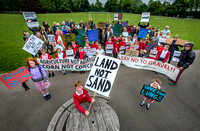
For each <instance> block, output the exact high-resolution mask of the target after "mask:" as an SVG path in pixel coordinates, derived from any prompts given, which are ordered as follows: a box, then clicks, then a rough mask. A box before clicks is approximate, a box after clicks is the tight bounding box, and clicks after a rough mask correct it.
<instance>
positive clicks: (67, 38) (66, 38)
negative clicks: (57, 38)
mask: <svg viewBox="0 0 200 131" xmlns="http://www.w3.org/2000/svg"><path fill="white" fill-rule="evenodd" d="M61 37H62V40H63V41H64V42H67V43H70V42H72V41H76V36H75V34H65V35H62V36H61Z"/></svg>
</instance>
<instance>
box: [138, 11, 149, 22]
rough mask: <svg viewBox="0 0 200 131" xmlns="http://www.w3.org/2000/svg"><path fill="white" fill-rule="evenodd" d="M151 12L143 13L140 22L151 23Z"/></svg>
mask: <svg viewBox="0 0 200 131" xmlns="http://www.w3.org/2000/svg"><path fill="white" fill-rule="evenodd" d="M149 17H150V12H143V13H142V17H141V20H140V22H149Z"/></svg>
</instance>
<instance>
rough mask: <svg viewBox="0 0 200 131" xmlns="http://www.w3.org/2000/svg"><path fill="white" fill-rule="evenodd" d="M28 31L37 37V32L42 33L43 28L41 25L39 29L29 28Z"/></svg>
mask: <svg viewBox="0 0 200 131" xmlns="http://www.w3.org/2000/svg"><path fill="white" fill-rule="evenodd" d="M28 29H29V30H30V31H32V32H33V35H36V32H40V30H41V26H40V25H39V28H38V27H33V28H30V27H29V26H28Z"/></svg>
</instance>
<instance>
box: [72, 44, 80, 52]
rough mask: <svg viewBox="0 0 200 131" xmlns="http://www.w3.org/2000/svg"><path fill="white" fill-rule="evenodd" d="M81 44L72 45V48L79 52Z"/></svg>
mask: <svg viewBox="0 0 200 131" xmlns="http://www.w3.org/2000/svg"><path fill="white" fill-rule="evenodd" d="M78 47H79V45H78V44H76V45H72V49H73V51H74V52H77V49H78Z"/></svg>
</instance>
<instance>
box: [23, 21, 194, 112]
mask: <svg viewBox="0 0 200 131" xmlns="http://www.w3.org/2000/svg"><path fill="white" fill-rule="evenodd" d="M115 24H122V23H121V22H120V21H113V22H112V23H109V22H106V27H105V28H99V27H98V24H97V22H93V21H92V19H90V21H89V22H83V21H82V20H81V21H80V23H78V22H73V20H71V21H70V22H69V21H68V20H67V19H66V20H65V21H63V22H62V24H61V25H60V24H59V23H56V22H53V26H52V27H50V26H49V25H48V23H47V22H46V21H44V22H43V27H41V26H39V27H34V28H30V27H28V28H29V30H30V31H31V32H32V33H33V35H35V36H36V37H37V38H39V39H41V40H42V41H44V44H43V46H42V47H41V49H40V50H39V51H38V54H37V55H36V56H32V57H37V58H41V59H53V58H52V56H51V55H52V53H54V52H56V57H55V59H66V58H70V59H78V60H82V59H85V58H87V57H90V56H95V55H97V54H101V55H107V56H110V57H115V58H117V56H118V54H124V53H125V51H126V49H135V50H138V51H139V55H138V57H142V58H149V59H155V60H159V61H162V62H163V63H165V62H168V63H170V62H171V61H172V58H173V55H174V51H178V50H179V47H178V46H179V45H177V44H176V41H177V39H178V35H175V36H174V37H173V41H172V43H171V44H166V43H165V40H166V39H167V38H171V35H170V34H171V32H170V30H169V26H166V28H165V29H163V30H160V29H159V28H158V27H157V28H156V29H155V28H153V27H152V26H151V25H149V23H144V22H143V23H141V22H139V23H138V25H137V26H134V25H133V24H130V25H129V24H128V25H127V26H126V27H123V28H122V30H121V35H120V36H115V35H114V26H115ZM140 28H147V29H148V34H147V36H146V38H138V34H139V31H140ZM78 29H84V30H85V32H86V34H87V35H86V36H83V38H84V42H83V43H82V44H79V43H77V42H76V41H72V42H70V43H66V42H65V41H64V40H63V39H62V35H65V34H75V35H78ZM97 29H98V30H99V34H98V40H97V41H89V39H88V30H97ZM23 34H24V37H23V39H24V41H25V42H27V40H28V38H29V37H30V34H29V32H27V31H24V32H23ZM47 35H55V40H56V44H54V45H52V44H51V43H49V41H48V37H47ZM149 44H150V45H151V46H148V45H149ZM192 48H193V43H186V44H185V45H184V49H183V50H182V51H181V55H180V60H179V62H178V64H177V67H178V68H179V70H180V72H179V74H178V77H177V79H176V80H175V81H173V80H171V79H169V80H170V81H172V82H171V83H169V84H170V85H171V86H173V85H176V83H177V81H178V79H179V77H180V75H181V73H182V72H183V71H184V70H185V69H187V68H188V67H189V65H190V64H192V62H193V61H194V59H195V53H194V51H192ZM47 50H50V51H47ZM151 50H156V51H157V55H156V56H155V57H152V56H150V52H151ZM69 51H71V52H72V53H67V52H69ZM31 64H34V66H31ZM27 65H28V67H29V68H30V69H31V70H30V71H31V73H32V75H33V76H34V75H37V73H35V72H41V71H40V70H41V69H40V68H39V67H40V66H35V65H38V63H37V61H35V60H33V59H31V58H29V59H28V62H27ZM32 68H33V69H32ZM35 68H36V69H37V71H34V69H35ZM36 69H35V70H36ZM80 73H81V74H82V73H84V72H80ZM40 74H41V75H40V76H38V77H33V78H32V79H35V78H36V79H35V80H33V81H34V82H35V85H36V87H37V88H38V90H40V91H41V93H42V94H43V96H44V99H45V100H48V99H50V98H51V96H50V94H49V93H48V90H47V88H48V86H49V83H48V81H47V80H46V75H45V74H44V71H43V70H42V73H40ZM62 74H63V75H66V74H67V72H66V71H62ZM54 75H55V74H54V72H53V71H51V72H50V71H48V77H51V76H52V77H54ZM41 81H42V82H41ZM38 82H41V83H38ZM153 83H154V84H153V85H155V87H157V86H156V84H157V85H159V84H160V81H159V80H155V81H153ZM23 84H24V83H23ZM23 84H22V85H23ZM81 84H82V83H81ZM78 85H79V86H80V84H78ZM24 87H26V85H25V86H24ZM27 88H28V87H27ZM27 88H26V89H27ZM79 93H80V92H79ZM146 100H147V98H144V101H143V102H142V103H141V106H142V105H144V102H145V101H146ZM90 101H91V99H90ZM150 102H153V101H152V100H150ZM149 106H150V104H149V105H148V108H149ZM84 112H85V111H84ZM87 114H88V113H87Z"/></svg>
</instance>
